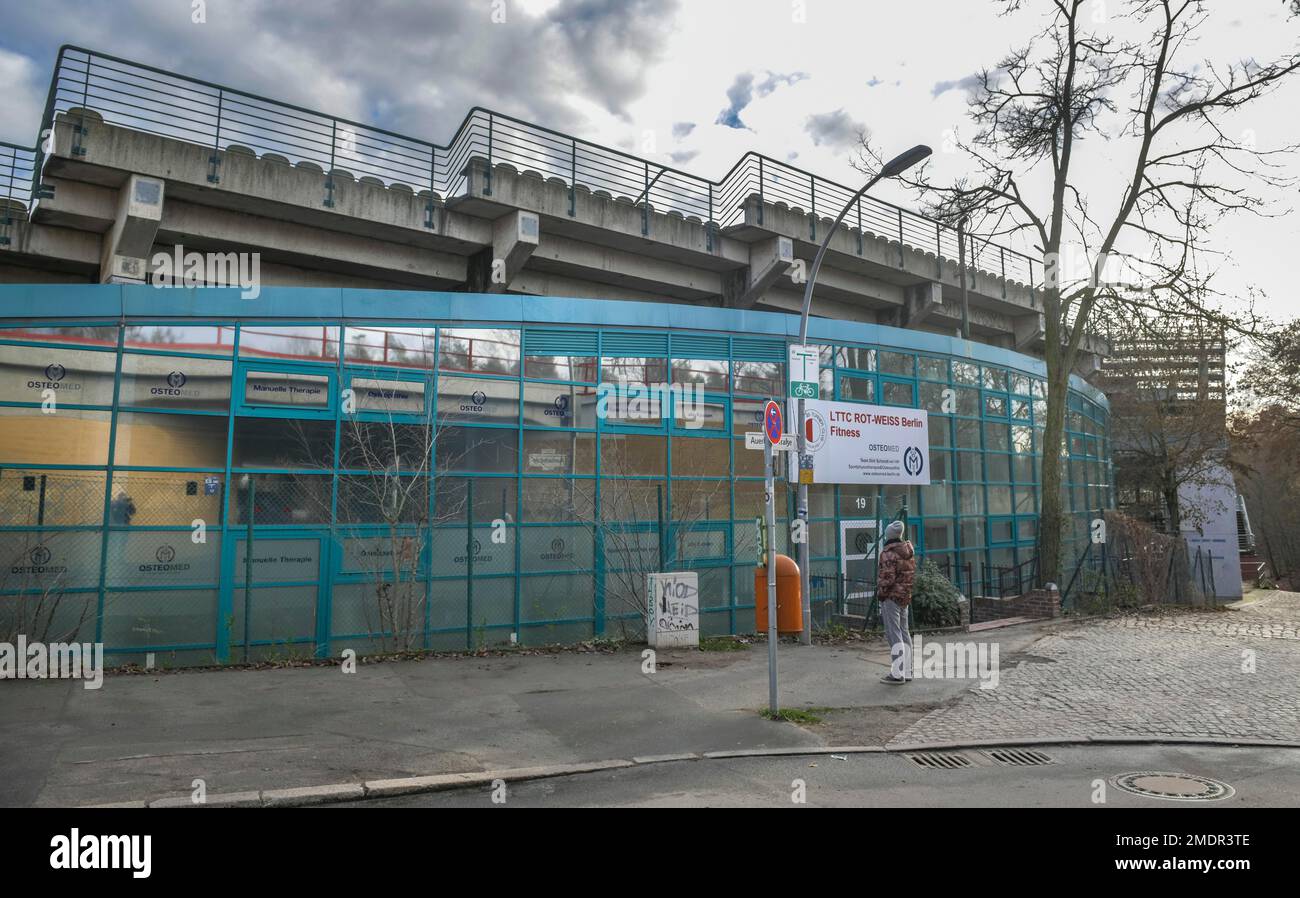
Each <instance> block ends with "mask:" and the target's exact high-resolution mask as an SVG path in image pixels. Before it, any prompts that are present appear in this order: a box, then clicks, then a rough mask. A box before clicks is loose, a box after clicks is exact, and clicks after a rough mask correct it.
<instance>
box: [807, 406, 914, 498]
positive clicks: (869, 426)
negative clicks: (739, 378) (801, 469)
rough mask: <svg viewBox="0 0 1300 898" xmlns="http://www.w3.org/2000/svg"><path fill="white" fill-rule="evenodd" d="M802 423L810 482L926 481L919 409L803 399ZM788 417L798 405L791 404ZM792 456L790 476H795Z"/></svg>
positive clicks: (872, 482)
mask: <svg viewBox="0 0 1300 898" xmlns="http://www.w3.org/2000/svg"><path fill="white" fill-rule="evenodd" d="M804 407H805V413H804V420H803V421H802V422H801V426H802V427H803V428H804V439H805V440H806V441H807V447H808V449H807V454H808V455H810V456H812V462H813V467H812V482H813V483H860V484H875V483H898V484H920V485H922V486H928V485H929V483H930V418H929V414H928V413H927V412H926V411H925V410H924V409H915V408H896V407H893V406H886V405H862V404H860V403H857V402H825V401H821V400H815V399H814V400H808V401H806V402H805V403H804ZM790 414H791V418H792V420H797V414H798V404H797V403H795V402H791V403H790ZM795 461H796V459H795V458H793V455H792V457H791V462H790V465H791V470H790V479H791V480H795V479H797V477H798V471H797V470H795V467H794V465H795Z"/></svg>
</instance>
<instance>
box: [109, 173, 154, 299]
mask: <svg viewBox="0 0 1300 898" xmlns="http://www.w3.org/2000/svg"><path fill="white" fill-rule="evenodd" d="M163 193H164V185H163V182H162V181H161V180H159V179H158V178H149V177H145V176H144V175H131V176H130V177H128V178H127V179H126V183H125V184H123V185H122V186H121V187H120V188H119V189H118V192H117V213H116V215H115V216H114V218H113V224H112V226H111V227H110V228H109V229H108V233H107V234H105V235H104V240H103V243H102V244H101V246H100V262H99V280H100V283H105V284H107V283H113V284H142V283H144V281H145V279H146V278H147V277H148V273H149V266H148V263H147V259H148V256H149V252H150V251H151V250H152V249H153V244H154V239H155V238H156V237H157V235H158V223H159V222H160V221H162V212H163Z"/></svg>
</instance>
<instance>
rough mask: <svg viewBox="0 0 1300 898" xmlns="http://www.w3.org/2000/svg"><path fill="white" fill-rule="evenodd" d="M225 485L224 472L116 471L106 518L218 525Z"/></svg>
mask: <svg viewBox="0 0 1300 898" xmlns="http://www.w3.org/2000/svg"><path fill="white" fill-rule="evenodd" d="M101 482H102V481H101ZM224 485H225V476H224V475H221V474H200V473H188V472H178V471H117V472H115V473H114V474H113V500H112V504H111V505H110V508H109V521H110V522H111V523H113V524H117V525H123V524H131V525H135V526H138V527H170V526H185V527H188V526H190V525H191V524H193V522H194V521H203V522H204V523H205V524H206V525H207V526H209V527H214V526H220V525H221V516H222V509H223V506H224V504H225V497H224V494H223V490H222V487H223V486H224ZM101 502H102V498H101ZM95 517H96V518H98V517H99V515H96V516H95ZM96 523H98V521H96ZM188 538H189V536H188V534H186V539H188Z"/></svg>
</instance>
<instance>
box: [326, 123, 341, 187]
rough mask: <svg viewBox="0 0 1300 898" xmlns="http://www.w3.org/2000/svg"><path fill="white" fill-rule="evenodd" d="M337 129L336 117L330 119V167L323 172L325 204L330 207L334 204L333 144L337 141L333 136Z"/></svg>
mask: <svg viewBox="0 0 1300 898" xmlns="http://www.w3.org/2000/svg"><path fill="white" fill-rule="evenodd" d="M338 130H339V121H338V119H330V168H329V171H327V172H326V173H325V205H326V206H328V207H330V208H333V206H334V146H335V144H336V143H337V140H336V139H335V138H336V137H337V135H338Z"/></svg>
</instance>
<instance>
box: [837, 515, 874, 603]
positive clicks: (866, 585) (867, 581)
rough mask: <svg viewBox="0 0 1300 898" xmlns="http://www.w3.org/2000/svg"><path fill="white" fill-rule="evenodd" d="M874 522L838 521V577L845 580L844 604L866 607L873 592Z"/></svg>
mask: <svg viewBox="0 0 1300 898" xmlns="http://www.w3.org/2000/svg"><path fill="white" fill-rule="evenodd" d="M875 543H876V522H875V521H840V576H841V577H843V579H844V607H843V609H842V613H844V614H850V613H853V612H851V611H850V610H849V609H850V606H856V607H861V606H865V604H866V602H867V600H870V598H871V597H872V596H873V595H874V594H875V591H876V562H877V556H876V553H875V551H874V550H873V547H874V546H875Z"/></svg>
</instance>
